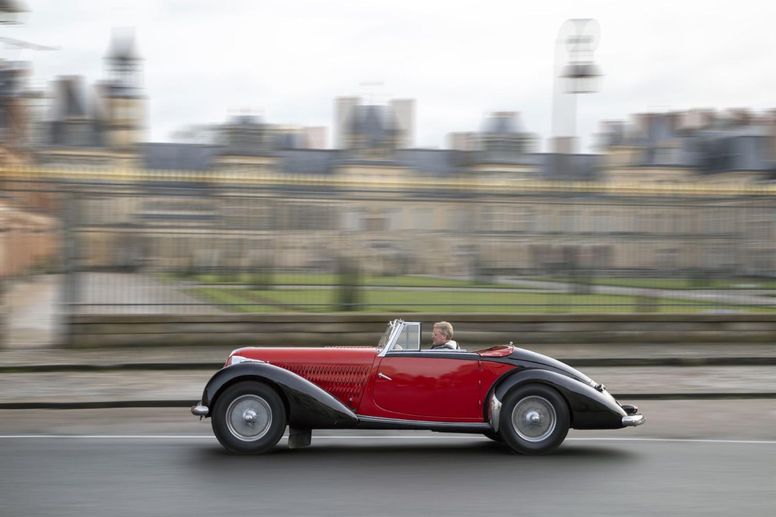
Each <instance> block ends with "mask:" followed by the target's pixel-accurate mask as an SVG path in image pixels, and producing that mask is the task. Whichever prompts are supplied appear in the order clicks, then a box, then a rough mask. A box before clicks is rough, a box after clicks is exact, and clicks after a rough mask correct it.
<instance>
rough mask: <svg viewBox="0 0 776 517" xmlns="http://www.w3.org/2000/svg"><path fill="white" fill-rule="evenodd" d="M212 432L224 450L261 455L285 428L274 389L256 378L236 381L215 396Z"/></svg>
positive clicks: (280, 403) (272, 445)
mask: <svg viewBox="0 0 776 517" xmlns="http://www.w3.org/2000/svg"><path fill="white" fill-rule="evenodd" d="M211 420H212V424H213V433H214V434H215V435H216V438H218V441H219V442H220V443H221V445H223V446H224V447H225V448H226V449H227V450H229V451H232V452H240V453H248V454H260V453H262V452H266V451H268V450H269V449H271V448H273V447H274V446H275V445H276V444H277V443H278V441H279V440H280V438H281V437H282V436H283V433H284V432H285V430H286V409H285V406H284V404H283V400H282V399H281V398H280V396H279V395H278V394H277V393H276V392H275V390H274V389H272V388H271V387H269V386H268V385H266V384H263V383H261V382H255V381H243V382H238V383H237V384H234V385H232V386H229V387H228V388H226V390H225V391H224V392H223V393H222V394H221V395H219V397H218V398H217V399H216V403H215V408H214V409H213V413H212V417H211Z"/></svg>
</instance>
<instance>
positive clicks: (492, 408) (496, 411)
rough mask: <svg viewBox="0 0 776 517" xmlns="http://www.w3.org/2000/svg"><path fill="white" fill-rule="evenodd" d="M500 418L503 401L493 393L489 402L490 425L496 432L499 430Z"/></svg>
mask: <svg viewBox="0 0 776 517" xmlns="http://www.w3.org/2000/svg"><path fill="white" fill-rule="evenodd" d="M500 419H501V401H500V400H499V399H498V397H496V394H495V393H493V394H492V395H491V396H490V401H489V402H488V421H489V422H490V426H491V427H492V428H493V432H494V433H497V432H498V423H499V420H500Z"/></svg>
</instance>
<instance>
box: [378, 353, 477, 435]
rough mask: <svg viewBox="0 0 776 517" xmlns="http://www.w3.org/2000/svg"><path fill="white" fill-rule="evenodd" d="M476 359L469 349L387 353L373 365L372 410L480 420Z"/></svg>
mask: <svg viewBox="0 0 776 517" xmlns="http://www.w3.org/2000/svg"><path fill="white" fill-rule="evenodd" d="M478 359H479V356H477V354H473V353H468V352H454V351H436V350H433V351H432V350H419V351H405V350H400V351H394V352H389V353H387V354H386V355H385V356H384V357H383V358H382V359H381V360H380V362H379V365H378V367H377V373H376V377H375V380H374V386H373V391H372V397H373V404H374V406H375V409H378V410H379V413H381V415H380V416H384V417H387V418H403V419H409V420H430V421H450V422H481V421H483V418H484V417H483V411H482V401H481V399H480V377H481V376H480V365H479V360H478Z"/></svg>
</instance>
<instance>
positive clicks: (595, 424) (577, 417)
mask: <svg viewBox="0 0 776 517" xmlns="http://www.w3.org/2000/svg"><path fill="white" fill-rule="evenodd" d="M525 384H544V385H547V386H551V387H553V388H555V389H556V390H558V391H559V392H560V394H561V395H562V396H563V398H564V399H566V402H567V403H568V405H569V410H570V411H571V427H573V428H575V429H617V428H620V427H622V426H623V425H622V417H624V416H625V415H626V413H625V410H624V409H622V408H621V407H620V405H619V404H618V403H617V401H616V400H615V399H614V397H612V396H611V395H610V394H609V393H608V392H606V391H603V392H601V391H598V390H596V389H595V388H593V387H592V386H590V385H588V384H585V383H583V382H580V381H578V380H576V379H573V378H571V377H567V376H565V375H563V374H561V373H557V372H554V371H552V370H545V369H541V368H530V369H523V370H518V371H516V372H514V373H510V374H507V375H506V376H505V377H504V378H502V379H501V380H499V382H498V383H497V384H496V386H495V387H494V389H493V394H494V395H495V397H496V398H497V399H498V400H499V401H503V400H504V397H506V395H507V393H509V392H510V391H511V390H512V389H514V388H515V387H517V386H522V385H525Z"/></svg>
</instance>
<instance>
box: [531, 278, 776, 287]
mask: <svg viewBox="0 0 776 517" xmlns="http://www.w3.org/2000/svg"><path fill="white" fill-rule="evenodd" d="M527 280H540V281H546V282H563V283H568V282H570V280H569V277H568V276H562V275H561V276H548V277H534V278H527ZM577 282H579V283H585V284H591V285H609V286H613V287H641V288H648V289H678V290H692V289H776V281H773V280H762V279H745V278H743V279H742V278H731V279H724V278H723V279H713V278H710V279H707V280H703V282H698V281H697V280H696V281H693V280H691V279H689V278H618V277H603V276H602V277H593V278H590V279H588V280H584V281H582V280H577Z"/></svg>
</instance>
